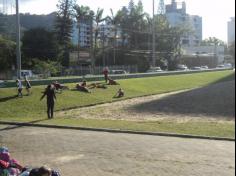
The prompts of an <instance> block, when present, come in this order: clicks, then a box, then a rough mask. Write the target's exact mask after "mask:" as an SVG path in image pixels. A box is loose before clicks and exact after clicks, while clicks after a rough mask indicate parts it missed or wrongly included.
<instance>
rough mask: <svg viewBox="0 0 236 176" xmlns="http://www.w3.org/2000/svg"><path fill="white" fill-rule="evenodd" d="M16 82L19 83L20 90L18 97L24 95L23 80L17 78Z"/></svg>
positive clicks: (18, 88)
mask: <svg viewBox="0 0 236 176" xmlns="http://www.w3.org/2000/svg"><path fill="white" fill-rule="evenodd" d="M16 84H17V90H18V97H21V98H22V97H23V94H22V89H23V85H22V82H21V80H20V79H17V80H16Z"/></svg>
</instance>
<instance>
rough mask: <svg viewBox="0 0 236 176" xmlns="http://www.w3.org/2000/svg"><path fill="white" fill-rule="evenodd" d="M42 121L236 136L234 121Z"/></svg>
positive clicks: (59, 123) (76, 125) (57, 123)
mask: <svg viewBox="0 0 236 176" xmlns="http://www.w3.org/2000/svg"><path fill="white" fill-rule="evenodd" d="M40 123H46V124H56V125H65V126H75V127H89V128H112V129H121V130H134V131H146V132H167V133H177V134H191V135H203V136H216V137H229V138H234V137H235V136H234V134H235V123H234V122H232V121H224V122H222V121H221V122H217V121H209V120H201V121H193V120H190V121H188V122H178V121H176V120H159V121H149V122H143V121H142V122H134V121H124V120H98V119H53V120H48V121H44V122H40Z"/></svg>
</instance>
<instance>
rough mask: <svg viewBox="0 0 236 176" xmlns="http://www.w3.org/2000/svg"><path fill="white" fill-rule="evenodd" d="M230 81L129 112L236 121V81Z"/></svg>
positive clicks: (184, 93)
mask: <svg viewBox="0 0 236 176" xmlns="http://www.w3.org/2000/svg"><path fill="white" fill-rule="evenodd" d="M232 78H233V77H232ZM228 80H230V78H225V79H224V80H221V81H217V82H215V83H214V84H211V85H209V86H206V87H203V88H198V89H194V90H190V91H187V92H182V93H178V94H174V95H170V96H168V97H164V98H162V99H159V100H154V101H151V102H148V103H143V104H138V105H135V106H132V107H130V108H128V110H129V111H134V112H138V113H140V114H142V113H147V112H149V113H160V112H162V113H170V114H179V115H204V116H210V117H215V118H217V117H224V118H227V119H235V80H233V81H232V79H231V81H228ZM222 81H223V82H222Z"/></svg>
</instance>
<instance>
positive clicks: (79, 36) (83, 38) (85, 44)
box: [72, 21, 91, 48]
mask: <svg viewBox="0 0 236 176" xmlns="http://www.w3.org/2000/svg"><path fill="white" fill-rule="evenodd" d="M72 43H73V44H74V45H78V43H79V46H80V48H89V47H90V43H91V24H89V21H83V22H81V23H80V24H79V28H78V24H76V23H75V24H74V25H73V33H72Z"/></svg>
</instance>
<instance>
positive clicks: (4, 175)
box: [0, 147, 60, 176]
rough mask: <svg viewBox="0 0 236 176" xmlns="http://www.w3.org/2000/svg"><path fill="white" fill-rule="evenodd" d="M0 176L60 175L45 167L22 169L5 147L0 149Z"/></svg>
mask: <svg viewBox="0 0 236 176" xmlns="http://www.w3.org/2000/svg"><path fill="white" fill-rule="evenodd" d="M0 176H60V173H59V172H58V171H56V170H53V169H51V168H49V167H47V166H42V167H39V168H30V167H23V166H22V165H21V164H20V163H19V162H18V161H17V160H15V159H13V158H11V156H10V153H9V150H8V148H7V147H0Z"/></svg>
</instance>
